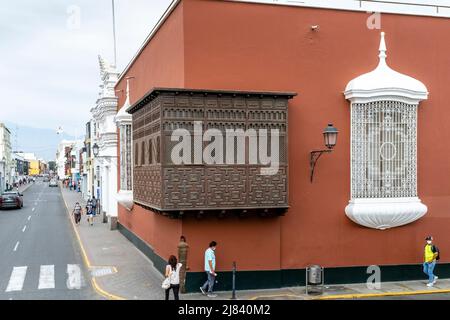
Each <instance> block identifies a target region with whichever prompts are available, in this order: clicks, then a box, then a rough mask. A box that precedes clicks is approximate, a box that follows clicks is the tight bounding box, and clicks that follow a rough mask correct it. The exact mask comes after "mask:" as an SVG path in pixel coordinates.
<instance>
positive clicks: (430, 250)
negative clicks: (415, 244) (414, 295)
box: [423, 236, 439, 287]
mask: <svg viewBox="0 0 450 320" xmlns="http://www.w3.org/2000/svg"><path fill="white" fill-rule="evenodd" d="M425 240H426V241H427V244H426V245H425V250H424V263H423V272H424V273H425V274H426V275H427V276H428V284H427V287H432V286H433V285H434V284H435V283H436V281H437V279H438V277H437V276H435V275H434V267H435V266H436V260H439V250H438V249H437V247H436V246H435V245H434V244H433V237H431V236H429V237H427V238H426V239H425Z"/></svg>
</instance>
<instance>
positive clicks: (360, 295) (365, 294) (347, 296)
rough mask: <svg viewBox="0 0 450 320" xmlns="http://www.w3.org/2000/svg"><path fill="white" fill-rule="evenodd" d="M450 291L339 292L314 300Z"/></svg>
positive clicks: (445, 290)
mask: <svg viewBox="0 0 450 320" xmlns="http://www.w3.org/2000/svg"><path fill="white" fill-rule="evenodd" d="M439 293H450V289H442V290H417V291H396V292H383V293H359V294H340V295H339V294H337V295H330V296H325V297H321V298H316V299H313V300H336V299H361V298H376V297H395V296H417V295H424V294H439Z"/></svg>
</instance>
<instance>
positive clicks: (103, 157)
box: [91, 57, 119, 229]
mask: <svg viewBox="0 0 450 320" xmlns="http://www.w3.org/2000/svg"><path fill="white" fill-rule="evenodd" d="M99 60H100V74H101V85H100V88H101V90H100V93H99V98H98V100H97V103H96V105H95V107H94V108H92V110H91V113H92V118H93V120H94V121H93V126H94V128H93V132H94V135H93V137H92V143H93V150H94V156H95V158H94V163H93V165H94V168H95V170H94V185H95V188H94V189H95V191H96V194H95V196H96V197H97V198H98V199H100V205H101V210H102V214H103V216H104V222H106V219H107V221H108V223H109V224H110V226H111V229H115V227H116V223H117V200H116V197H115V196H116V194H117V163H118V161H117V127H116V123H115V116H116V114H117V105H118V99H117V97H116V94H115V91H114V87H115V85H116V83H117V80H118V77H119V72H117V70H116V67H115V66H114V65H111V64H110V63H108V62H107V61H106V60H104V59H103V58H102V57H99ZM96 149H98V154H96Z"/></svg>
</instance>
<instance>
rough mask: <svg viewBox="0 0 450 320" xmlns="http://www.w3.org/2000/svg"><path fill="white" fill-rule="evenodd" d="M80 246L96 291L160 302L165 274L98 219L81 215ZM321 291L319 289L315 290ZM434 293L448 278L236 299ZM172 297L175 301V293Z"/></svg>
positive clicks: (72, 195) (72, 196) (68, 196)
mask: <svg viewBox="0 0 450 320" xmlns="http://www.w3.org/2000/svg"><path fill="white" fill-rule="evenodd" d="M61 190H62V195H63V198H64V201H65V203H66V205H67V207H68V208H69V210H70V212H72V209H73V207H74V206H75V203H76V202H79V203H80V204H81V205H82V206H83V207H84V205H85V201H84V200H83V199H82V197H81V193H78V192H74V191H70V190H69V189H66V188H61ZM75 228H76V230H77V237H78V238H79V241H80V243H81V247H82V252H83V255H85V261H86V264H87V266H88V268H89V269H90V271H91V273H92V275H93V285H94V289H96V291H97V292H98V293H99V294H101V295H103V296H104V297H106V298H108V299H116V300H121V299H126V300H162V299H164V291H163V290H162V289H161V283H162V281H163V276H162V275H161V274H160V273H159V272H158V271H157V270H156V269H155V268H154V266H153V263H152V262H151V261H150V260H149V259H148V258H147V257H146V256H144V254H142V253H141V252H140V251H139V250H138V249H137V248H136V247H135V246H134V245H133V244H132V243H131V242H129V241H128V240H127V239H126V238H125V237H124V236H122V234H120V233H119V232H118V231H110V230H109V229H108V225H107V224H104V223H102V221H101V218H100V217H96V218H95V222H94V226H89V225H88V223H87V220H86V216H85V215H83V216H82V219H81V225H80V226H76V227H75ZM316 290H317V289H316ZM430 293H450V279H439V281H438V282H437V284H436V285H435V286H434V287H433V288H428V287H427V286H426V280H425V275H424V280H422V281H408V282H391V283H386V282H384V283H382V285H381V289H379V290H375V289H374V290H371V289H368V288H367V286H366V284H350V285H336V286H325V289H324V293H323V294H322V295H318V294H310V295H306V293H305V287H295V288H282V289H273V290H249V291H238V292H237V293H236V296H237V299H238V300H316V299H357V298H369V297H378V296H381V297H383V296H404V295H413V294H414V295H417V294H430ZM217 294H218V297H217V298H215V299H217V300H228V299H230V298H231V292H217ZM180 298H181V299H182V300H207V299H209V298H208V297H205V296H203V295H202V294H200V293H191V294H183V295H181V296H180ZM171 299H173V296H172V293H171Z"/></svg>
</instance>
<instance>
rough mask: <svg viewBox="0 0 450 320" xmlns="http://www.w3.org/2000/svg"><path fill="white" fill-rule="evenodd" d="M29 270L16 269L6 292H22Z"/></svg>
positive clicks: (24, 268) (23, 268)
mask: <svg viewBox="0 0 450 320" xmlns="http://www.w3.org/2000/svg"><path fill="white" fill-rule="evenodd" d="M27 269H28V267H14V269H13V271H12V273H11V277H10V278H9V283H8V287H7V288H6V292H12V291H21V290H22V288H23V283H24V282H25V276H26V275H27Z"/></svg>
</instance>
